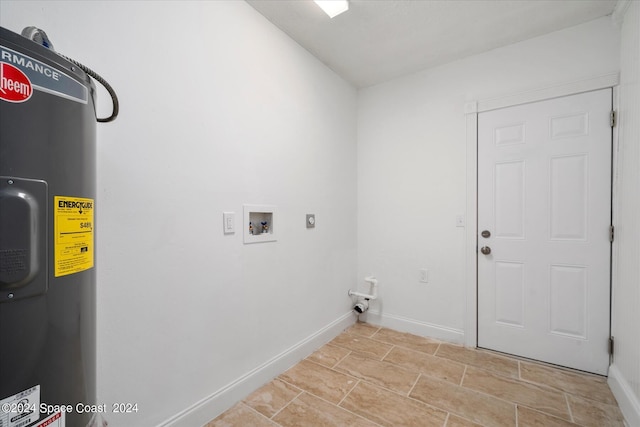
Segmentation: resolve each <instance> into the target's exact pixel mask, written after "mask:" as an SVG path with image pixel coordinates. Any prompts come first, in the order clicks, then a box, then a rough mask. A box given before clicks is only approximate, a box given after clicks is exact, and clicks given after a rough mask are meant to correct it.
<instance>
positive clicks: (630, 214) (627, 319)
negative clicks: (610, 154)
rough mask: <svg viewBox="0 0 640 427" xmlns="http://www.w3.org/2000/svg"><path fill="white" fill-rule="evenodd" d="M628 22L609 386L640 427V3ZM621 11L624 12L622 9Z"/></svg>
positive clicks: (628, 9) (630, 8)
mask: <svg viewBox="0 0 640 427" xmlns="http://www.w3.org/2000/svg"><path fill="white" fill-rule="evenodd" d="M619 6H621V8H625V12H624V13H623V12H622V11H620V14H621V16H620V19H621V20H622V33H621V52H620V56H621V58H620V88H619V105H618V138H619V149H618V153H617V156H616V157H617V167H618V168H617V169H618V170H617V177H616V178H617V179H616V181H617V182H616V186H615V189H616V194H617V196H616V204H615V206H614V225H615V227H616V232H615V235H616V238H615V241H614V270H613V274H614V275H613V278H614V280H613V313H612V331H611V334H612V335H613V337H614V339H615V346H614V355H613V365H612V367H611V369H610V372H609V384H610V385H611V388H612V390H613V391H614V394H615V396H616V399H617V400H618V403H619V404H620V408H621V409H622V412H623V414H624V415H625V418H626V420H627V422H628V425H630V426H634V425H640V336H639V334H638V325H640V310H639V308H640V263H639V262H638V261H639V260H640V197H639V196H640V3H638V2H635V1H631V2H628V3H627V4H621V5H619ZM619 9H620V8H619Z"/></svg>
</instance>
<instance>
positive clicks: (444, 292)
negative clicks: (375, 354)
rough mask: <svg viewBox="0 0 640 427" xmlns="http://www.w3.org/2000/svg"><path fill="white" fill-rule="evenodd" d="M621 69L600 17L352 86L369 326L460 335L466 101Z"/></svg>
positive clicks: (609, 27) (615, 35)
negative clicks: (374, 301)
mask: <svg viewBox="0 0 640 427" xmlns="http://www.w3.org/2000/svg"><path fill="white" fill-rule="evenodd" d="M618 67H619V31H618V30H617V29H616V27H615V26H614V25H613V23H612V22H611V20H610V19H609V18H601V19H598V20H595V21H591V22H588V23H586V24H582V25H580V26H576V27H572V28H569V29H566V30H562V31H558V32H555V33H551V34H548V35H545V36H541V37H537V38H534V39H530V40H527V41H524V42H521V43H517V44H513V45H510V46H506V47H502V48H499V49H495V50H492V51H489V52H487V53H484V54H480V55H475V56H472V57H469V58H466V59H463V60H460V61H457V62H453V63H450V64H447V65H444V66H441V67H437V68H433V69H430V70H426V71H423V72H420V73H417V74H414V75H411V76H407V77H405V78H401V79H396V80H393V81H390V82H388V83H385V84H381V85H378V86H374V87H371V88H367V89H363V90H361V91H360V92H359V98H358V274H359V275H363V274H368V273H371V272H374V273H376V275H377V276H378V279H379V283H380V303H379V304H378V306H377V307H373V308H372V310H377V311H378V312H379V313H378V314H376V313H371V312H370V313H369V314H368V318H369V320H370V321H374V322H378V323H381V324H383V325H390V326H393V327H395V328H399V329H404V330H408V331H413V332H416V333H423V334H426V335H431V336H436V337H440V338H444V339H449V340H453V341H457V342H463V341H464V334H465V331H464V327H465V308H466V306H465V304H466V301H465V298H466V288H465V250H466V248H465V230H464V228H459V227H456V223H455V218H456V215H460V214H466V212H465V204H466V182H467V177H466V161H467V159H466V147H465V144H466V128H465V114H464V106H465V103H467V102H469V101H473V100H486V99H489V98H495V97H501V96H507V95H511V94H514V93H518V92H522V91H527V90H532V89H536V88H542V87H548V86H551V85H557V84H562V83H568V82H574V81H578V80H582V79H587V78H590V77H594V76H599V75H604V74H607V73H610V72H615V71H617V70H618ZM420 268H427V269H428V270H429V283H428V284H426V285H425V284H421V283H419V281H418V270H419V269H420ZM469 333H473V331H469Z"/></svg>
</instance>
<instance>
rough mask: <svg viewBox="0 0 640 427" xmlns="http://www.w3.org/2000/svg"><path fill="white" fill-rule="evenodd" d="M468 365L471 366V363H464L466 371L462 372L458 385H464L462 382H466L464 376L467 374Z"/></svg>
mask: <svg viewBox="0 0 640 427" xmlns="http://www.w3.org/2000/svg"><path fill="white" fill-rule="evenodd" d="M468 367H469V365H464V371H463V372H462V377H461V378H460V384H458V386H460V387H462V383H463V382H464V377H465V376H466V375H467V368H468ZM465 388H466V387H465Z"/></svg>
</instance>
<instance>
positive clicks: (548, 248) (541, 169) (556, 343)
mask: <svg viewBox="0 0 640 427" xmlns="http://www.w3.org/2000/svg"><path fill="white" fill-rule="evenodd" d="M611 97H612V93H611V89H603V90H598V91H594V92H588V93H583V94H578V95H572V96H567V97H563V98H557V99H552V100H547V101H541V102H536V103H531V104H525V105H519V106H515V107H510V108H504V109H500V110H495V111H489V112H486V113H481V114H479V115H478V346H479V347H484V348H488V349H493V350H497V351H502V352H505V353H510V354H514V355H519V356H523V357H528V358H532V359H536V360H541V361H545V362H549V363H554V364H557V365H562V366H567V367H571V368H575V369H580V370H584V371H589V372H594V373H598V374H603V375H604V374H606V373H607V368H608V366H609V354H608V340H609V312H610V305H609V300H610V273H609V271H610V263H611V252H610V249H611V244H610V241H609V226H610V224H611V146H612V145H611V141H612V139H611V126H610V123H609V117H610V111H611V99H612V98H611ZM485 231H486V232H485ZM487 232H488V233H490V236H488V237H484V236H486V235H487V234H488V233H487ZM483 233H484V236H483ZM481 248H484V252H488V251H489V249H487V248H490V251H491V252H490V253H488V254H485V253H483V252H482V251H481Z"/></svg>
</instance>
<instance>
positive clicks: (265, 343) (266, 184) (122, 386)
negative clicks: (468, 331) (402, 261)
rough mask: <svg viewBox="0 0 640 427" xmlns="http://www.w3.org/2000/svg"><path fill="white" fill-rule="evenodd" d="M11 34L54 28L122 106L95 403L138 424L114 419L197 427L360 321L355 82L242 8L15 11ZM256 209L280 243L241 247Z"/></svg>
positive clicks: (112, 162)
mask: <svg viewBox="0 0 640 427" xmlns="http://www.w3.org/2000/svg"><path fill="white" fill-rule="evenodd" d="M0 24H1V25H2V26H4V27H6V28H8V29H10V30H12V31H15V32H20V31H21V30H22V28H23V27H25V26H28V25H35V26H38V27H40V28H42V29H44V30H45V31H46V32H47V33H48V35H49V37H50V38H51V40H52V42H53V44H54V46H55V48H56V50H57V51H59V52H61V53H64V54H65V55H67V56H69V57H72V58H74V59H76V60H78V61H80V62H82V63H84V64H85V65H87V66H89V67H91V68H92V69H94V70H95V71H96V72H98V73H99V74H101V75H102V76H103V77H105V78H106V79H107V80H108V81H109V82H110V83H111V84H112V86H113V87H114V88H115V89H116V91H117V93H118V95H119V98H120V103H121V110H120V116H119V117H118V119H117V120H116V121H115V122H113V123H111V124H101V125H98V138H97V140H98V198H97V201H96V210H97V221H96V222H97V252H98V253H97V269H98V270H97V271H98V282H97V283H98V335H97V340H98V390H97V395H98V403H106V404H108V405H110V404H111V403H118V402H122V403H137V405H138V406H137V407H138V412H137V413H130V414H123V415H119V416H118V415H115V414H111V413H108V414H106V419H107V421H109V424H110V425H112V426H131V425H139V426H142V425H146V426H149V425H158V424H162V423H167V422H170V421H171V420H172V419H174V420H175V417H176V416H179V415H180V414H181V413H183V412H185V411H186V412H189V411H190V410H191V409H192V410H194V411H196V410H198V408H200V412H201V414H200V415H201V417H204V418H199V419H198V420H197V421H194V419H190V420H189V421H185V420H182V421H176V422H175V424H180V423H182V425H197V424H198V422H201V421H203V419H204V420H205V421H206V417H207V414H206V413H204V412H205V410H204V409H202V408H203V407H206V406H207V401H209V400H213V399H214V398H215V397H216V396H218V395H220V394H223V395H224V396H225V399H224V401H223V402H222V403H220V404H219V405H217V406H216V405H213V406H211V412H210V413H209V415H210V416H211V417H210V418H213V417H214V416H215V415H217V413H215V412H216V411H218V410H221V409H224V406H225V405H227V406H228V405H230V404H231V403H233V401H234V399H235V400H239V399H241V398H242V397H244V396H243V395H242V393H243V392H246V391H245V389H243V388H242V387H240V386H238V384H241V383H243V381H244V382H247V381H249V380H251V378H254V379H253V380H251V381H253V383H252V384H251V385H250V386H249V387H253V388H257V387H258V386H260V385H261V384H260V383H256V381H259V380H260V378H262V379H263V380H264V381H263V382H266V377H268V376H269V375H270V374H272V375H276V374H277V373H279V372H277V371H276V372H271V371H269V366H270V365H269V364H270V362H273V363H271V364H272V365H274V364H275V365H277V369H282V370H284V368H286V367H287V366H285V365H283V363H288V359H286V357H285V356H286V354H288V353H291V352H292V351H294V350H295V349H296V348H298V347H300V346H304V344H305V343H307V342H310V341H311V342H312V341H313V339H314V338H315V337H317V335H318V334H321V333H322V331H324V330H326V329H327V328H330V327H332V325H333V326H336V327H337V328H339V327H340V326H341V325H343V324H348V323H349V322H353V321H354V319H353V316H352V314H351V301H350V299H349V298H348V297H347V290H348V289H349V288H350V287H352V286H353V285H354V284H355V282H356V274H355V273H356V95H357V93H356V90H355V89H354V88H353V87H352V86H350V85H349V84H347V83H346V82H345V81H343V80H342V79H341V78H340V77H338V76H337V75H336V74H335V73H333V72H332V71H330V70H329V69H328V68H327V67H325V66H324V65H322V64H321V63H320V62H319V61H318V60H317V59H315V58H314V57H313V56H312V55H311V54H309V53H308V52H307V51H305V50H304V49H303V48H301V47H300V46H299V45H298V44H296V43H295V42H294V41H292V40H291V39H290V38H289V37H287V36H286V35H285V34H284V33H282V32H281V31H280V30H278V29H277V28H276V27H274V26H273V25H272V24H271V23H269V22H268V21H267V20H266V19H265V18H264V17H262V16H261V15H259V14H258V12H256V11H255V10H254V9H253V8H251V7H250V6H249V5H247V4H246V3H244V2H240V1H209V2H202V1H179V2H178V1H175V2H167V1H155V2H148V1H133V2H129V1H128V2H111V1H88V2H77V1H30V2H22V1H10V0H3V1H2V2H1V3H0ZM110 107H111V106H110V102H109V98H108V95H107V94H106V92H104V91H102V90H100V93H99V96H98V111H99V115H100V116H105V115H108V114H109V112H110ZM247 203H250V204H269V205H275V206H276V207H277V217H276V219H275V220H274V231H275V228H277V236H278V240H277V242H273V243H256V244H249V245H245V244H243V231H244V229H245V228H246V227H247V224H243V220H242V212H243V211H242V209H243V204H247ZM223 211H231V212H235V214H236V221H235V225H236V232H235V233H234V234H230V235H225V234H223V228H222V225H223V222H222V213H223ZM307 213H314V214H316V227H315V229H307V228H306V227H305V214H307ZM336 334H337V332H336ZM305 351H309V348H305ZM302 357H304V356H302ZM283 358H284V359H283ZM283 360H284V362H283ZM292 363H293V362H292ZM275 365H274V366H275ZM265 371H266V373H265ZM255 378H257V379H255ZM251 381H249V382H251ZM234 386H237V387H240V388H239V389H238V388H234ZM234 390H236V391H234ZM238 390H239V391H238ZM194 405H196V407H194ZM197 405H200V406H197ZM205 409H206V408H205ZM203 413H204V414H203Z"/></svg>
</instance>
